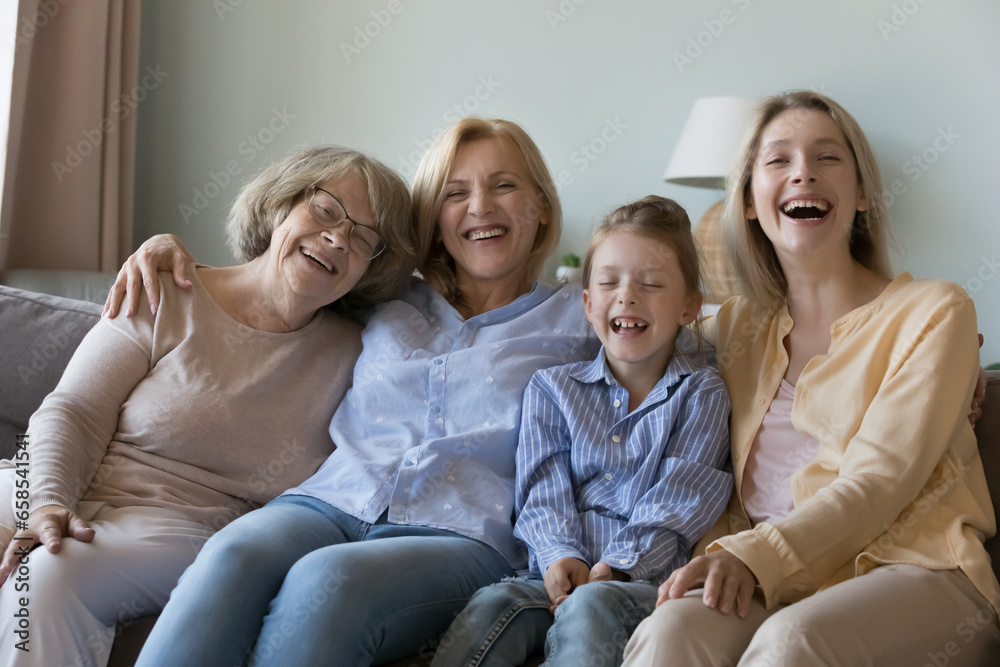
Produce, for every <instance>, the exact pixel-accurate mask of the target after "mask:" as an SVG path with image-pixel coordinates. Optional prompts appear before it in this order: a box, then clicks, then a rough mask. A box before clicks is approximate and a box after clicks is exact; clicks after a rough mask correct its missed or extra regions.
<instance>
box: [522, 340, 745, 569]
mask: <svg viewBox="0 0 1000 667" xmlns="http://www.w3.org/2000/svg"><path fill="white" fill-rule="evenodd" d="M677 345H678V348H679V349H678V351H677V352H675V355H674V357H673V359H672V360H671V362H670V364H669V366H668V367H667V372H666V374H665V375H664V376H663V378H662V379H661V380H660V381H659V382H658V383H657V384H656V386H655V387H654V388H653V390H652V391H651V392H650V393H649V395H648V396H647V397H646V399H645V400H644V401H643V402H642V404H641V405H640V406H639V407H638V408H636V410H634V411H633V412H631V413H629V412H628V391H627V390H626V389H625V388H624V387H622V385H621V384H620V383H619V382H618V381H617V380H616V379H615V378H614V376H613V375H612V374H611V371H610V370H609V368H608V366H607V363H606V361H605V356H604V350H603V349H601V351H600V353H599V354H598V356H597V358H596V359H595V360H593V361H585V362H577V363H571V364H568V365H565V366H559V367H557V368H550V369H547V370H542V371H539V372H537V373H535V375H534V377H533V378H532V379H531V382H530V383H529V384H528V388H527V389H526V390H525V394H524V407H523V409H522V422H521V442H520V444H519V445H518V449H517V491H516V497H515V503H516V511H517V514H518V517H517V523H516V525H515V528H514V534H515V535H516V536H517V537H518V538H519V539H520V540H522V541H524V542H525V543H526V544H527V545H528V560H529V569H530V572H531V574H532V575H533V576H536V577H542V576H543V575H544V573H545V570H546V569H548V567H549V566H550V565H551V564H552V563H554V562H555V561H557V560H559V559H560V558H565V557H573V558H579V559H580V560H583V561H584V562H586V563H587V564H588V565H591V566H593V565H594V564H595V563H596V562H598V561H604V562H605V563H607V564H608V565H610V566H611V567H612V568H614V569H616V570H621V571H623V572H625V573H627V574H629V575H630V576H631V578H632V580H633V581H640V580H644V581H650V582H653V583H659V582H661V581H663V580H665V579H666V578H667V577H668V576H669V575H670V573H671V572H672V571H673V570H674V569H675V568H677V567H680V566H682V565H684V564H685V563H686V562H687V561H688V559H689V558H690V552H691V549H692V547H693V546H694V544H695V543H696V542H697V541H698V539H700V538H701V536H702V535H703V534H704V533H705V532H706V531H707V530H708V529H709V528H710V527H711V526H712V524H713V523H714V521H715V519H716V518H717V517H718V516H719V514H721V513H722V511H723V509H724V508H725V506H726V502H727V501H728V500H729V495H730V492H731V490H732V486H733V478H732V474H731V473H730V472H729V470H728V467H727V469H723V466H725V465H726V461H727V459H728V456H729V410H730V403H729V395H728V394H727V393H726V387H725V385H724V384H723V382H722V379H721V378H720V377H719V374H718V372H717V371H716V370H715V364H714V359H713V358H712V356H711V355H710V354H709V353H703V352H702V353H699V352H696V351H695V349H694V337H693V336H692V335H691V334H690V333H689V332H686V331H684V332H682V334H681V336H680V337H679V338H678V341H677ZM685 350H686V351H687V352H689V353H690V354H685V353H684V351H685Z"/></svg>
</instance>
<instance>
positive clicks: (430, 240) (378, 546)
mask: <svg viewBox="0 0 1000 667" xmlns="http://www.w3.org/2000/svg"><path fill="white" fill-rule="evenodd" d="M414 207H415V210H416V215H417V224H418V228H419V237H420V254H419V266H420V271H421V274H422V275H423V279H422V280H421V279H414V280H413V281H412V282H411V284H410V286H409V288H408V289H407V290H406V292H405V293H404V294H403V295H402V296H401V297H400V298H399V299H397V300H395V301H391V302H389V303H387V304H384V305H382V306H380V307H378V308H376V309H375V311H374V312H373V313H372V314H371V315H370V317H369V318H368V319H367V323H366V328H365V330H364V332H363V334H362V340H363V343H364V350H363V352H362V354H361V357H360V358H359V360H358V363H357V366H356V368H355V372H354V382H353V386H352V388H351V389H350V391H349V392H348V393H347V396H346V397H345V398H344V400H343V401H342V402H341V404H340V407H339V408H338V409H337V411H336V413H335V414H334V416H333V420H332V422H331V424H330V432H331V434H332V436H333V440H334V441H335V442H336V443H337V449H336V451H335V452H334V453H333V454H332V455H331V456H330V457H329V458H328V459H327V461H326V463H325V464H324V465H323V466H322V467H321V468H320V470H319V471H318V472H317V473H316V475H314V476H313V477H312V478H310V479H309V480H307V481H306V482H304V483H302V484H300V485H299V486H297V487H295V488H293V489H291V490H289V491H287V492H286V493H285V494H283V495H282V496H280V497H279V498H277V499H276V500H274V501H272V502H271V503H269V504H268V505H267V506H265V507H263V508H261V509H259V510H257V511H255V512H251V513H250V514H248V515H246V516H244V517H242V518H240V519H238V520H237V521H234V522H233V523H232V524H230V525H229V526H227V527H226V528H224V529H223V530H221V531H220V532H219V533H218V534H217V535H216V536H214V537H213V538H212V539H211V540H209V542H208V544H207V545H206V546H205V548H204V549H203V550H202V552H201V553H200V554H199V556H198V558H197V560H196V561H195V562H194V564H193V565H192V566H191V567H190V568H188V570H187V572H186V573H185V574H184V576H183V577H182V578H181V580H180V583H179V584H178V587H177V588H176V589H175V590H174V592H173V593H172V595H171V598H170V602H169V603H168V604H167V606H166V608H165V609H164V611H163V614H162V615H161V616H160V619H159V621H158V622H157V625H156V627H155V628H154V630H153V632H152V634H151V635H150V637H149V639H148V640H147V642H146V645H145V647H144V649H143V652H142V655H141V656H140V658H139V664H140V665H156V666H158V667H161V666H165V665H191V664H198V665H233V664H242V663H244V662H250V663H252V664H260V665H268V664H288V665H329V664H331V663H332V664H342V665H367V664H371V663H382V662H386V661H390V660H393V659H395V658H399V657H403V656H406V655H412V654H414V653H418V652H430V651H431V650H433V649H432V647H433V646H434V643H435V642H436V641H437V638H438V637H439V636H440V635H441V633H442V632H444V630H445V629H446V628H447V627H448V625H449V623H450V622H451V620H452V619H453V618H454V616H455V614H457V613H458V612H459V611H461V610H462V608H463V607H464V606H465V603H466V602H467V601H468V599H469V598H470V597H471V596H472V594H473V593H474V592H475V591H476V590H477V589H479V588H480V587H482V586H485V585H487V584H491V583H494V582H496V581H499V580H500V579H501V578H502V577H504V576H510V575H511V574H513V572H514V570H515V569H516V568H522V567H524V566H525V564H526V557H525V553H524V551H523V549H522V548H521V547H520V546H519V545H518V544H517V543H516V542H515V540H514V536H513V526H512V522H511V516H512V510H513V506H514V474H515V470H514V451H515V448H516V445H517V434H518V428H519V426H520V415H521V396H522V394H523V392H524V388H525V387H526V386H527V384H528V381H529V380H530V378H531V376H532V375H533V374H534V372H535V371H536V370H538V369H540V368H547V367H549V366H554V365H558V364H564V363H568V362H570V361H576V360H580V359H585V358H592V357H593V356H594V355H595V354H596V353H597V349H598V344H597V341H596V338H595V337H594V336H593V334H592V332H591V330H590V327H589V326H588V324H587V321H586V319H585V318H584V316H583V309H582V307H581V301H582V295H581V289H580V287H579V286H575V287H566V288H562V289H556V288H554V287H551V286H549V285H546V284H544V283H541V282H538V281H537V279H538V277H539V276H540V274H541V270H542V265H543V263H544V261H545V259H546V258H547V257H548V256H549V255H550V254H551V253H552V252H553V251H554V249H555V248H556V246H557V244H558V239H559V232H560V225H561V212H560V205H559V200H558V197H557V195H556V189H555V185H554V183H553V181H552V177H551V176H550V174H549V171H548V169H547V167H546V166H545V162H544V160H543V158H542V156H541V153H540V151H539V150H538V148H537V146H535V144H534V142H532V141H531V139H530V138H529V137H528V135H527V134H526V133H525V132H524V130H523V129H521V128H520V127H519V126H518V125H516V124H514V123H512V122H509V121H503V120H488V119H480V118H467V119H464V120H461V121H459V122H458V123H456V124H454V125H452V126H451V127H449V128H448V129H446V130H445V131H444V132H443V133H442V134H441V135H440V136H439V137H438V138H437V139H436V141H435V143H434V144H433V145H432V146H431V147H430V148H429V149H428V151H427V154H426V155H425V156H424V158H423V159H422V161H421V164H420V166H419V168H418V170H417V175H416V177H415V183H414ZM153 245H154V247H158V248H159V250H158V251H155V252H153V253H151V255H149V256H147V257H146V258H147V259H149V260H150V262H151V265H153V266H155V265H156V264H158V263H159V262H160V261H164V262H166V263H167V265H170V263H171V262H172V258H173V256H174V254H175V253H176V252H180V249H179V248H178V246H177V244H175V243H172V242H169V239H168V241H167V242H166V243H161V242H160V241H156V242H154V243H153ZM183 263H184V260H181V264H182V265H183ZM134 265H135V263H134V262H131V263H129V264H128V265H127V266H126V268H125V270H124V271H123V275H122V278H121V281H120V282H121V283H125V282H127V280H128V278H127V277H126V275H125V274H131V275H132V277H131V281H132V283H133V286H137V285H138V282H139V272H138V271H136V272H133V271H132V270H131V268H132V267H133V266H134ZM148 270H149V269H147V271H148ZM181 280H183V278H182V279H181ZM120 293H121V292H120V290H116V294H117V295H119V296H120ZM115 308H117V304H115ZM317 400H319V399H315V398H314V399H312V401H311V402H310V403H309V404H303V406H302V409H308V408H309V407H310V406H311V405H312V404H314V403H316V402H317Z"/></svg>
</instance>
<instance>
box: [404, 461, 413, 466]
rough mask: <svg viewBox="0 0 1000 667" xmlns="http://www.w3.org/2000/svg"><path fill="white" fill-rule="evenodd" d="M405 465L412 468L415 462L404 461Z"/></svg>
mask: <svg viewBox="0 0 1000 667" xmlns="http://www.w3.org/2000/svg"><path fill="white" fill-rule="evenodd" d="M403 465H404V466H412V465H413V461H410V460H406V461H403Z"/></svg>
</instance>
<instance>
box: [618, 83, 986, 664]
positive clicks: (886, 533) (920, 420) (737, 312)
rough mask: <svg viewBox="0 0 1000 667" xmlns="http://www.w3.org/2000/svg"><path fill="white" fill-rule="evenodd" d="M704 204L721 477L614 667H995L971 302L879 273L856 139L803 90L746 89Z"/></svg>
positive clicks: (849, 121)
mask: <svg viewBox="0 0 1000 667" xmlns="http://www.w3.org/2000/svg"><path fill="white" fill-rule="evenodd" d="M724 218H725V221H726V224H727V229H726V232H727V234H728V246H729V251H730V256H731V258H732V260H733V263H734V267H735V271H736V275H737V277H738V280H739V283H740V286H741V288H742V294H743V295H742V296H738V297H735V298H733V299H731V300H729V301H728V302H727V303H726V304H725V305H723V307H722V309H721V310H720V312H719V314H718V315H717V316H716V317H715V318H714V325H713V326H712V327H710V330H709V331H708V332H707V333H708V335H709V337H710V338H714V340H715V341H716V344H717V350H718V359H719V369H720V371H721V373H722V376H723V379H724V380H725V382H726V385H727V387H728V389H729V393H730V396H731V397H732V402H733V412H732V423H731V427H732V461H733V467H734V472H735V479H736V491H737V493H736V494H735V495H734V496H733V500H732V501H731V503H730V508H729V511H728V513H727V514H726V515H724V516H723V520H722V521H721V525H720V526H717V527H718V528H720V530H719V531H718V533H717V534H716V535H715V537H716V538H717V539H715V540H714V541H710V540H705V541H706V542H710V543H709V544H708V547H707V553H705V554H704V555H701V556H698V557H696V558H694V559H692V561H691V562H690V563H689V564H688V565H687V566H685V567H683V568H680V569H679V570H677V571H675V572H674V573H673V575H672V576H671V577H670V578H669V579H668V580H667V581H666V582H665V583H664V584H663V585H662V586H661V587H660V591H659V600H658V607H657V609H656V611H655V612H654V613H653V615H652V616H651V617H650V618H648V619H647V620H646V621H644V622H643V623H642V624H641V625H640V626H639V628H638V629H637V630H636V632H635V634H634V635H633V637H632V640H631V641H630V643H629V645H628V647H627V649H626V659H625V664H626V665H628V666H629V667H638V666H651V665H684V666H686V667H688V666H694V665H706V666H709V665H710V666H712V667H718V666H719V665H735V664H739V665H794V666H796V667H801V666H803V665H924V664H933V665H944V664H948V665H951V666H954V665H987V664H988V665H995V664H996V660H997V656H998V655H1000V629H998V627H997V609H998V607H1000V587H998V584H997V581H996V578H995V577H994V575H993V572H992V570H991V567H990V560H989V556H988V555H987V553H986V551H985V549H984V548H983V540H984V538H985V537H987V536H991V535H993V534H994V533H995V531H996V526H995V520H994V516H993V509H992V506H991V504H990V496H989V493H988V491H987V488H986V481H985V477H984V473H983V466H982V462H981V461H980V458H979V453H978V449H977V446H976V439H975V436H974V435H973V432H972V427H971V426H970V424H969V420H968V419H967V413H968V406H969V404H970V400H972V399H973V392H974V387H975V385H976V376H977V367H978V364H979V361H978V359H979V355H978V350H977V349H976V313H975V309H974V308H973V304H972V300H971V299H970V298H969V296H968V295H967V294H966V293H965V292H964V291H963V290H962V289H961V288H960V287H958V286H957V285H953V284H951V283H946V282H942V281H916V280H913V278H911V277H910V275H909V274H906V273H904V274H901V275H899V276H896V277H895V278H890V275H889V267H888V261H887V257H886V252H885V235H886V233H887V230H886V220H885V218H886V215H885V205H884V202H883V199H882V185H881V181H880V178H879V173H878V167H877V164H876V162H875V159H874V157H873V154H872V151H871V148H870V147H869V145H868V141H867V139H866V138H865V136H864V133H863V132H862V131H861V128H860V127H859V126H858V124H857V122H856V121H855V120H854V118H852V117H851V116H850V115H849V114H848V113H847V112H846V111H845V110H844V109H843V108H842V107H840V106H839V105H838V104H837V103H835V102H834V101H833V100H830V99H829V98H827V97H824V96H822V95H819V94H816V93H812V92H795V93H790V94H785V95H779V96H777V97H774V98H771V99H770V100H768V101H767V102H766V103H765V104H764V105H763V106H762V107H761V109H760V111H759V114H758V116H757V119H756V123H755V124H754V126H753V131H752V133H751V134H750V135H749V137H748V138H747V140H746V143H745V144H744V146H743V149H742V151H741V153H740V156H739V158H738V160H737V162H736V163H735V165H734V171H733V175H732V177H731V179H730V182H729V191H728V193H727V199H726V207H725V212H724ZM713 328H714V335H713V333H712V330H711V329H713ZM973 405H974V406H975V402H974V403H973ZM720 534H721V535H723V536H720ZM699 585H700V586H701V587H702V588H701V590H692V589H693V588H695V587H696V586H699Z"/></svg>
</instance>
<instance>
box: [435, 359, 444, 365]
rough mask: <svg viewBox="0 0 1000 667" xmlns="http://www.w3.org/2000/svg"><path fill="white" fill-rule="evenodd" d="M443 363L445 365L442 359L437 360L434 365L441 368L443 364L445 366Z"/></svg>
mask: <svg viewBox="0 0 1000 667" xmlns="http://www.w3.org/2000/svg"><path fill="white" fill-rule="evenodd" d="M443 363H444V361H442V360H441V359H435V360H434V365H435V366H440V365H441V364H443Z"/></svg>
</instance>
